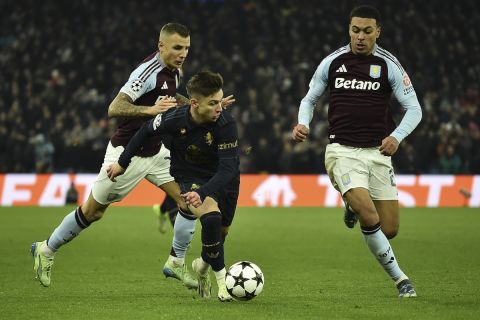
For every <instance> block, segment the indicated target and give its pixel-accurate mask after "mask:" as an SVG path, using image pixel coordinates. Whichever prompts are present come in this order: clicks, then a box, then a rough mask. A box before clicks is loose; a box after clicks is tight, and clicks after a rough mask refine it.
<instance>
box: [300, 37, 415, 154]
mask: <svg viewBox="0 0 480 320" xmlns="http://www.w3.org/2000/svg"><path fill="white" fill-rule="evenodd" d="M326 90H329V94H330V106H329V110H328V121H329V125H330V126H329V132H328V135H329V138H330V141H331V142H338V143H340V144H343V145H347V146H353V147H375V146H379V145H381V141H382V139H383V138H385V137H386V136H388V135H392V136H394V137H395V138H396V139H397V140H398V141H399V142H401V141H402V140H403V138H405V137H406V136H407V135H408V134H409V133H410V132H411V130H409V129H410V128H412V130H413V128H414V127H415V126H416V125H417V124H418V122H419V121H420V119H421V109H420V104H419V103H418V99H417V96H416V94H415V90H414V88H413V86H412V83H411V81H410V79H409V77H408V75H407V73H406V72H405V70H404V69H403V68H402V66H401V65H400V63H399V62H398V60H397V59H396V58H395V57H394V56H393V55H392V54H391V53H389V52H388V51H386V50H384V49H382V48H380V47H379V46H377V45H376V46H375V48H374V51H373V53H372V54H371V55H368V56H363V55H358V54H354V53H353V52H352V51H351V49H350V45H347V46H344V47H342V48H340V49H338V50H337V51H335V52H333V53H332V54H330V55H329V56H327V57H326V58H325V59H323V61H322V62H321V63H320V65H319V66H318V68H317V70H316V71H315V74H314V75H313V77H312V80H311V82H310V89H309V91H308V93H307V95H306V96H305V98H304V99H303V100H302V102H301V105H300V112H299V119H300V123H301V124H304V125H306V126H307V127H308V124H309V123H310V121H311V118H312V113H313V107H314V106H315V104H316V102H317V100H318V98H319V97H320V96H321V95H322V94H323V93H324V92H325V91H326ZM392 94H393V95H394V96H395V98H396V99H397V100H398V102H399V103H400V104H401V105H402V106H403V107H404V108H405V109H407V114H406V116H405V118H404V121H402V123H401V124H400V126H399V127H397V128H395V124H394V122H393V120H392V118H391V116H390V114H389V112H388V103H389V101H390V97H391V95H392ZM409 111H410V113H409Z"/></svg>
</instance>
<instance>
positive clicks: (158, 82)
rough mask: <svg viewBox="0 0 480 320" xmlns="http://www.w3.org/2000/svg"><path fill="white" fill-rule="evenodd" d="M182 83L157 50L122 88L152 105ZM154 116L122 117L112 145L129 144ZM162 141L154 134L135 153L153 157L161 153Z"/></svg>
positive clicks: (135, 99) (138, 102) (139, 101)
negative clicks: (166, 65)
mask: <svg viewBox="0 0 480 320" xmlns="http://www.w3.org/2000/svg"><path fill="white" fill-rule="evenodd" d="M178 83H179V71H178V70H175V71H171V70H170V69H168V68H166V67H165V65H164V63H163V62H162V61H161V60H160V54H159V53H158V52H155V53H153V54H151V55H150V56H148V57H147V58H146V59H145V60H144V61H143V62H142V63H141V64H140V65H138V67H137V68H136V69H135V70H134V71H133V72H132V73H131V74H130V78H129V79H128V81H127V83H125V85H124V86H123V87H122V89H120V92H123V93H125V94H127V95H128V96H129V97H130V98H132V100H133V104H134V105H137V106H140V105H141V106H153V105H154V104H155V102H156V100H157V99H158V97H161V96H171V97H175V95H176V93H177V87H178ZM150 119H151V117H140V118H138V117H137V118H134V117H125V118H120V121H119V125H118V127H117V130H116V131H115V133H114V134H113V136H112V139H111V141H112V145H113V146H114V147H117V146H124V147H125V146H126V145H127V144H128V141H130V139H131V138H132V137H133V135H134V134H135V132H137V130H138V129H139V128H140V127H141V126H142V125H143V124H144V123H145V122H146V121H147V120H150ZM161 143H162V138H161V137H160V136H154V137H151V138H149V139H148V140H147V141H145V143H144V146H143V149H142V150H139V151H138V152H137V153H136V154H135V155H137V156H141V157H150V156H153V155H155V154H157V153H158V151H159V150H160V147H161Z"/></svg>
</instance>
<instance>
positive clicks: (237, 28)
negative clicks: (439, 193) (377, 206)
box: [0, 0, 480, 174]
mask: <svg viewBox="0 0 480 320" xmlns="http://www.w3.org/2000/svg"><path fill="white" fill-rule="evenodd" d="M367 2H368V3H372V4H378V7H379V8H380V10H381V12H382V15H383V31H382V35H381V38H380V41H379V44H380V45H381V46H382V47H384V48H385V49H387V50H389V51H391V52H392V53H393V54H394V55H396V56H397V57H398V58H399V60H400V61H401V63H402V64H403V66H404V67H405V69H406V70H407V71H408V72H409V75H410V78H411V79H412V81H413V84H414V86H415V89H416V91H417V95H418V96H419V101H420V102H421V104H422V106H423V112H424V115H423V121H422V122H421V124H420V126H419V127H418V128H417V129H416V131H415V132H414V133H413V134H412V135H411V136H410V137H409V138H408V139H407V140H406V141H405V142H404V143H402V146H401V148H400V150H399V152H398V153H397V154H396V155H395V157H394V163H395V167H396V171H397V173H404V174H479V173H480V110H479V104H480V103H479V102H480V94H479V86H480V80H479V74H480V63H479V57H480V39H479V38H480V35H479V33H478V32H477V28H478V25H479V24H480V8H479V5H478V3H477V2H476V1H473V0H462V1H454V2H444V1H434V0H422V1H408V2H404V1H386V2H385V1H367ZM358 3H364V2H358V1H356V2H355V1H344V0H340V1H335V2H331V1H293V0H292V1H273V0H270V1H218V0H211V1H208V0H203V1H198V0H197V1H195V0H183V1H124V0H120V1H93V0H81V1H52V0H47V1H34V0H20V1H12V0H3V1H1V3H0V12H1V15H2V19H1V21H0V23H1V28H0V64H1V73H0V172H2V173H7V172H8V173H32V172H37V173H48V172H57V173H58V172H76V173H79V172H91V173H96V172H98V169H99V167H100V164H101V162H102V159H103V154H104V150H105V147H106V145H107V142H108V139H109V136H110V134H111V132H112V130H113V129H114V127H115V119H108V117H107V107H108V104H109V103H110V101H111V100H112V99H113V98H114V97H115V95H116V94H117V93H118V91H119V89H120V87H121V86H122V85H123V83H124V82H125V81H126V79H127V78H128V75H129V73H130V72H131V70H132V68H133V67H134V66H135V65H136V64H137V63H139V62H140V61H141V60H142V59H143V58H144V57H145V56H147V55H148V54H149V53H151V52H153V51H155V48H156V43H157V38H158V32H159V29H160V27H161V26H162V25H163V24H164V23H166V22H169V21H177V22H181V23H184V24H186V25H188V26H189V27H190V29H191V31H192V47H191V51H190V54H189V57H188V58H187V61H186V63H185V65H184V73H185V78H187V79H188V77H189V76H190V75H191V74H192V73H194V72H196V71H198V70H201V69H205V68H208V69H212V70H215V71H218V72H220V73H222V74H223V75H224V78H225V80H226V84H227V87H226V90H225V92H226V93H228V94H235V96H236V97H237V101H238V103H237V104H236V106H234V107H233V108H231V112H232V113H233V114H234V115H235V116H236V117H237V119H239V121H240V123H241V128H240V129H241V130H240V135H241V137H242V141H241V144H242V146H243V147H244V148H248V147H252V151H251V153H250V154H249V155H248V156H243V158H242V172H244V173H261V172H266V173H323V172H324V170H325V169H324V165H323V153H324V149H325V145H326V143H327V140H326V134H325V130H326V126H327V124H326V122H325V114H326V109H327V104H328V101H326V100H322V101H321V102H320V103H319V105H318V108H317V110H316V114H315V118H314V121H313V126H312V138H311V140H310V142H309V143H306V144H294V143H292V141H291V140H290V132H291V128H292V126H293V125H294V124H295V123H296V120H297V111H298V105H299V102H300V100H301V98H302V97H303V96H304V94H305V93H306V90H307V89H308V82H309V80H310V78H311V76H312V74H313V72H314V70H315V68H316V66H317V65H318V63H319V62H320V61H321V59H322V58H323V57H324V56H325V55H327V54H328V53H330V52H331V51H332V50H334V49H336V48H338V47H340V46H342V45H344V44H346V43H348V41H349V38H348V33H347V24H348V18H347V17H348V14H349V11H350V10H351V8H352V7H353V6H354V5H355V4H358ZM180 92H182V93H184V94H185V90H184V86H182V87H181V88H180ZM400 109H401V108H400V107H399V106H398V105H396V104H395V103H392V110H393V111H394V112H395V113H396V118H397V120H398V119H399V117H400V116H401V114H402V113H401V112H402V111H401V110H400ZM271 159H278V161H271Z"/></svg>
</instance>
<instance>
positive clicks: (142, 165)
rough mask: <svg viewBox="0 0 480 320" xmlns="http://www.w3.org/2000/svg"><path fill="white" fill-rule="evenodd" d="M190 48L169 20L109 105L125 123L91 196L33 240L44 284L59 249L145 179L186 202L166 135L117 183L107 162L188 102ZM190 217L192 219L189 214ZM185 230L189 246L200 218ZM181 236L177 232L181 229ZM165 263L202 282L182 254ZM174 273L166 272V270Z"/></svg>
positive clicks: (186, 34)
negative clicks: (184, 78)
mask: <svg viewBox="0 0 480 320" xmlns="http://www.w3.org/2000/svg"><path fill="white" fill-rule="evenodd" d="M189 48H190V31H189V30H188V29H187V28H186V27H185V26H183V25H181V24H178V23H168V24H166V25H164V26H163V27H162V30H161V31H160V36H159V42H158V51H156V52H155V53H153V54H152V55H150V56H149V57H147V58H146V59H145V60H144V61H143V62H142V63H141V64H140V65H139V66H137V68H136V69H135V70H134V71H133V72H132V73H131V75H130V78H129V79H128V81H127V82H126V83H125V85H124V86H123V87H122V89H121V90H120V92H119V94H118V95H117V96H116V97H115V99H114V100H113V101H112V103H111V104H110V106H109V109H108V114H109V116H111V117H118V118H119V125H118V128H117V130H116V132H115V133H114V135H113V136H112V138H111V140H110V143H109V145H108V147H107V150H106V153H105V158H104V163H103V165H102V168H101V170H100V173H99V174H98V177H97V179H96V180H95V182H94V184H93V187H92V191H91V193H90V196H89V198H88V200H87V201H86V202H85V203H84V204H83V205H81V206H80V207H78V208H76V209H75V210H74V211H73V212H71V213H69V214H68V215H67V216H65V218H64V219H63V221H62V222H61V223H60V225H59V226H58V227H57V228H56V229H55V230H54V231H53V233H52V234H51V235H50V237H49V238H48V239H47V240H45V241H43V242H35V243H34V244H33V245H32V255H33V258H34V270H35V272H36V275H37V278H38V279H39V281H40V283H41V284H42V285H44V286H49V285H50V275H51V269H52V265H53V261H54V260H53V259H54V254H55V252H56V251H57V250H58V249H59V248H60V247H61V246H63V245H64V244H66V243H68V242H69V241H71V240H72V239H73V238H75V237H76V236H77V235H78V234H79V233H80V232H81V231H83V230H84V229H86V228H87V227H89V226H90V224H91V223H92V222H94V221H97V220H99V219H100V218H102V216H103V214H104V213H105V211H106V209H107V208H108V206H109V205H110V204H111V203H113V202H118V201H121V200H122V199H123V198H124V197H125V196H127V195H128V194H129V193H130V191H131V190H132V189H133V188H135V186H136V185H137V184H138V183H139V182H140V181H141V180H142V179H144V178H145V179H147V180H148V181H149V182H151V183H153V184H154V185H156V186H158V187H160V188H161V189H162V190H163V191H165V192H166V193H167V194H169V195H170V196H171V197H172V198H174V199H175V201H176V202H177V203H179V204H180V205H181V206H183V207H184V209H185V210H186V208H187V207H186V204H185V203H184V201H183V199H182V198H181V196H180V189H179V187H178V184H177V183H175V182H174V180H173V177H172V176H171V175H170V173H169V169H170V152H169V150H168V149H166V148H165V147H164V146H162V141H161V137H158V136H155V137H151V138H149V139H148V141H146V142H145V143H144V145H143V147H142V149H140V150H137V152H136V153H135V155H136V157H135V159H133V161H132V163H131V165H130V170H129V172H128V173H127V174H125V175H124V176H122V177H121V178H120V179H118V180H117V181H116V182H112V181H110V179H108V177H107V173H106V169H107V167H108V166H109V165H110V164H111V163H113V162H115V161H117V159H118V157H119V156H120V154H121V152H122V151H123V149H124V148H125V146H126V145H127V144H128V142H129V141H130V139H131V137H132V136H133V135H134V134H135V132H136V131H137V130H138V128H140V127H141V126H142V124H143V123H145V122H146V121H148V120H149V119H151V118H152V117H155V116H156V115H158V114H161V113H162V112H165V111H166V110H167V109H169V108H172V107H175V106H176V105H177V104H178V105H184V104H185V103H188V101H189V100H188V99H187V98H185V97H183V96H181V95H179V94H177V93H176V90H177V85H178V82H179V68H181V66H182V64H183V62H184V61H185V59H186V57H187V54H188V51H189ZM185 220H186V219H185ZM178 224H179V226H180V227H179V230H180V231H181V233H182V234H183V241H179V243H181V244H182V248H181V250H183V252H185V251H186V249H187V247H188V243H189V242H190V240H191V238H192V236H193V234H192V233H191V232H190V231H192V230H195V223H194V222H193V223H192V222H190V220H186V222H185V224H188V227H185V226H183V227H182V226H181V225H182V224H181V223H178ZM175 236H177V234H176V233H175ZM169 262H171V261H170V260H169V261H168V262H167V264H166V265H165V267H164V273H165V274H166V275H170V276H174V277H175V278H178V279H180V280H182V281H183V283H184V284H185V285H186V286H187V287H189V288H196V287H197V286H198V282H197V280H195V279H193V278H192V277H191V276H190V275H189V273H188V271H187V269H186V266H185V265H184V263H183V258H177V264H176V265H173V264H171V263H170V264H169ZM165 270H166V271H168V272H166V271H165Z"/></svg>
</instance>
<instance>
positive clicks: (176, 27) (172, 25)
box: [160, 22, 190, 38]
mask: <svg viewBox="0 0 480 320" xmlns="http://www.w3.org/2000/svg"><path fill="white" fill-rule="evenodd" d="M162 33H166V34H169V35H171V34H176V33H177V34H179V35H180V36H182V37H183V38H186V37H188V36H190V30H188V28H187V27H186V26H184V25H183V24H180V23H176V22H169V23H167V24H166V25H164V26H163V27H162V30H160V34H162Z"/></svg>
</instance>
